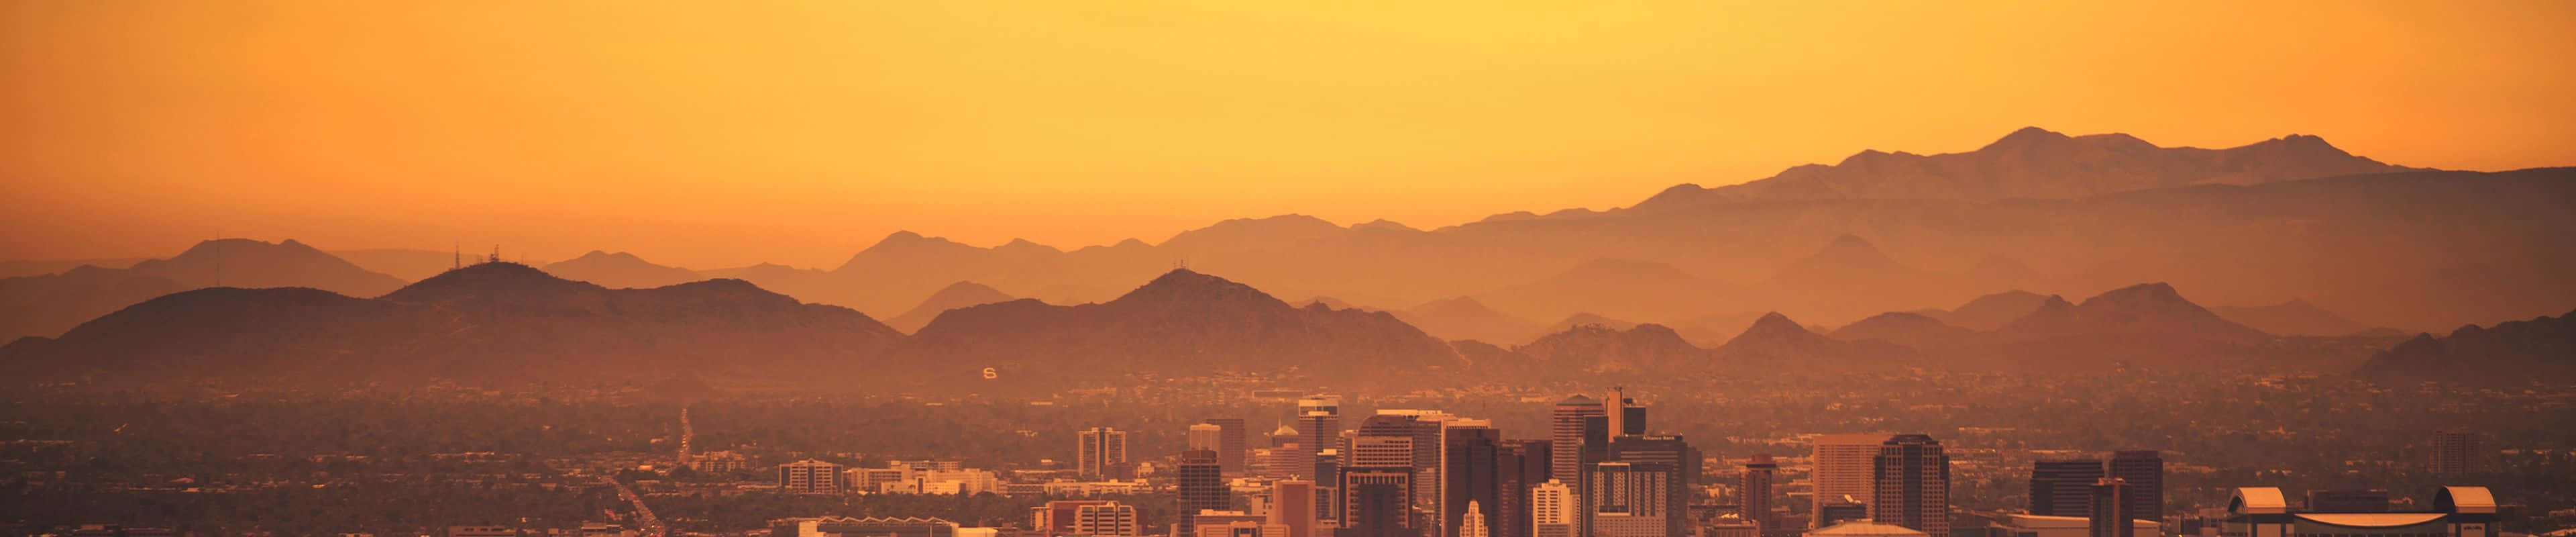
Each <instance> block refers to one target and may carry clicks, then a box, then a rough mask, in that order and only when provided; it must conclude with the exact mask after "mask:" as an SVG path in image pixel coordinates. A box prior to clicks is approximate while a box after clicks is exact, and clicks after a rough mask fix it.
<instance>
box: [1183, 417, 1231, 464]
mask: <svg viewBox="0 0 2576 537" xmlns="http://www.w3.org/2000/svg"><path fill="white" fill-rule="evenodd" d="M1182 439H1183V440H1184V442H1183V443H1182V446H1183V447H1184V448H1186V449H1188V450H1191V451H1196V450H1202V449H1204V450H1207V451H1208V452H1209V453H1219V452H1223V451H1225V427H1220V426H1218V425H1217V424H1214V423H1193V424H1190V428H1189V430H1188V431H1186V432H1185V433H1183V435H1182ZM1218 464H1219V465H1220V466H1219V468H1220V470H1221V469H1222V468H1223V466H1222V465H1223V464H1224V463H1222V462H1220V463H1218Z"/></svg>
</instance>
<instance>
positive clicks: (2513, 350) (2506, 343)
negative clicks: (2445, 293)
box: [2357, 311, 2576, 386]
mask: <svg viewBox="0 0 2576 537" xmlns="http://www.w3.org/2000/svg"><path fill="white" fill-rule="evenodd" d="M2357 373H2358V374H2359V375H2361V376H2363V377H2365V378H2370V379H2374V380H2378V381H2380V382H2383V383H2388V384H2393V385H2399V386H2404V385H2410V384H2415V383H2419V382H2428V381H2444V382H2468V383H2475V384H2487V385H2527V384H2531V383H2535V382H2538V383H2550V384H2562V385H2563V384H2571V383H2576V311H2569V312H2567V313H2565V314H2561V315H2558V316H2554V317H2540V318H2536V319H2530V320H2523V321H2508V322H2503V323H2497V324H2496V325H2495V326H2493V327H2481V326H2476V325H2470V326H2463V327H2460V328H2459V329H2457V330H2452V331H2451V333H2450V334H2449V335H2445V336H2440V337H2435V336H2434V335H2432V334H2418V335H2416V336H2415V338H2414V339H2410V340H2406V342H2404V343H2399V344H2398V345H2397V346H2396V347H2395V348H2391V349H2388V350H2387V351H2384V352H2381V353H2379V354H2378V355H2375V356H2372V357H2371V358H2370V361H2368V362H2364V363H2363V364H2362V365H2361V368H2360V370H2359V371H2358V372H2357Z"/></svg>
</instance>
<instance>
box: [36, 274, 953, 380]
mask: <svg viewBox="0 0 2576 537" xmlns="http://www.w3.org/2000/svg"><path fill="white" fill-rule="evenodd" d="M899 338H901V334H899V333H897V332H895V331H894V330H893V329H891V328H887V327H885V325H882V324H878V323H877V322H876V321H875V320H872V319H869V318H868V317H867V316H866V315H862V314H859V313H858V312H855V311H851V310H849V309H847V308H839V307H833V306H822V305H813V304H801V303H798V302H797V301H796V300H795V299H792V298H788V297H786V296H784V295H779V294H776V293H770V292H767V291H764V290H761V289H760V288H758V287H754V286H752V285H751V284H749V283H745V282H742V281H739V280H710V281H703V282H696V283H689V284H682V285H675V286H669V287H662V288H656V289H607V288H602V287H599V286H597V285H592V284H589V283H583V282H575V281H569V280H563V279H559V278H555V277H553V276H550V275H547V274H545V273H544V272H542V271H539V270H537V269H535V268H532V267H528V266H525V265H519V264H515V263H485V264H480V265H474V266H470V267H466V268H463V269H458V270H454V271H449V272H447V273H445V274H441V275H438V276H435V277H432V278H429V279H427V280H423V281H421V282H419V283H416V284H413V285H410V286H406V287H403V288H402V289H400V290H397V291H394V292H392V293H387V294H386V295H385V296H383V297H381V298H376V299H361V298H351V297H347V296H342V295H338V294H334V293H329V292H324V291H319V290H313V289H300V288H276V289H235V288H217V289H206V290H200V291H191V292H184V293H178V294H174V295H168V296H164V297H161V298H157V299H153V300H150V301H146V302H144V303H141V304H137V305H134V306H132V307H128V308H125V309H124V310H120V311H118V312H116V313H112V314H109V315H107V316H104V317H100V318H98V319H96V320H93V321H90V322H88V323H84V324H82V325H80V326H79V327H78V328H74V329H72V330H71V331H69V332H67V333H65V334H63V336H62V337H61V338H58V339H50V340H47V339H30V340H23V341H21V342H19V343H16V344H12V345H11V347H10V349H9V351H8V358H7V362H8V363H9V364H10V367H12V368H13V369H16V370H19V371H24V372H28V373H31V374H38V375H48V376H59V375H73V376H79V375H88V374H92V373H102V372H114V373H115V374H116V375H117V376H118V377H119V378H120V379H123V380H134V381H146V380H152V379H156V378H211V379H224V378H231V379H290V380H289V382H296V381H315V382H327V381H339V380H381V381H395V382H414V381H420V380H424V379H427V378H431V377H445V378H459V379H469V380H474V381H484V382H518V381H528V380H550V381H575V382H589V381H596V380H605V379H639V378H640V379H646V380H650V379H657V378H661V377H667V376H669V375H671V374H673V373H674V372H675V371H683V370H685V371H691V372H695V373H697V374H710V375H760V376H762V377H764V378H771V379H783V380H796V379H803V380H820V379H823V378H827V377H832V376H836V375H846V374H848V373H850V372H853V371H856V370H859V369H860V368H861V367H862V366H863V365H867V362H868V361H871V360H873V359H875V358H876V357H878V356H880V355H881V354H882V353H883V352H884V351H885V350H886V349H889V348H891V347H892V346H893V345H894V343H895V341H896V340H898V339H899Z"/></svg>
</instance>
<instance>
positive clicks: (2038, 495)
mask: <svg viewBox="0 0 2576 537" xmlns="http://www.w3.org/2000/svg"><path fill="white" fill-rule="evenodd" d="M2102 468H2103V465H2102V460H2101V459H2090V458H2086V459H2061V460H2039V461H2031V465H2030V514H2034V515H2049V516H2090V515H2089V513H2091V512H2092V507H2091V506H2092V504H2091V503H2090V502H2092V499H2093V490H2092V487H2093V483H2094V482H2095V481H2100V480H2101V479H2102V475H2103V474H2102Z"/></svg>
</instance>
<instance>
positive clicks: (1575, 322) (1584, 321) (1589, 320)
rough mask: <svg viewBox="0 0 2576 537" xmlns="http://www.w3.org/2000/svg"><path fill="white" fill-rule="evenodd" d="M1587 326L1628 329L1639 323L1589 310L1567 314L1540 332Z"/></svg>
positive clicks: (1561, 330)
mask: <svg viewBox="0 0 2576 537" xmlns="http://www.w3.org/2000/svg"><path fill="white" fill-rule="evenodd" d="M1586 326H1600V327H1604V328H1609V329H1611V330H1627V329H1630V328H1635V327H1637V323H1632V322H1628V321H1624V320H1619V319H1612V318H1609V317H1603V316H1601V315H1599V314H1595V313H1588V312H1587V313H1577V314H1573V315H1567V316H1565V318H1563V319H1557V320H1556V324H1551V325H1547V328H1544V329H1541V330H1540V332H1542V333H1548V334H1554V333H1557V332H1564V331H1566V330H1571V329H1575V328H1582V327H1586Z"/></svg>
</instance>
